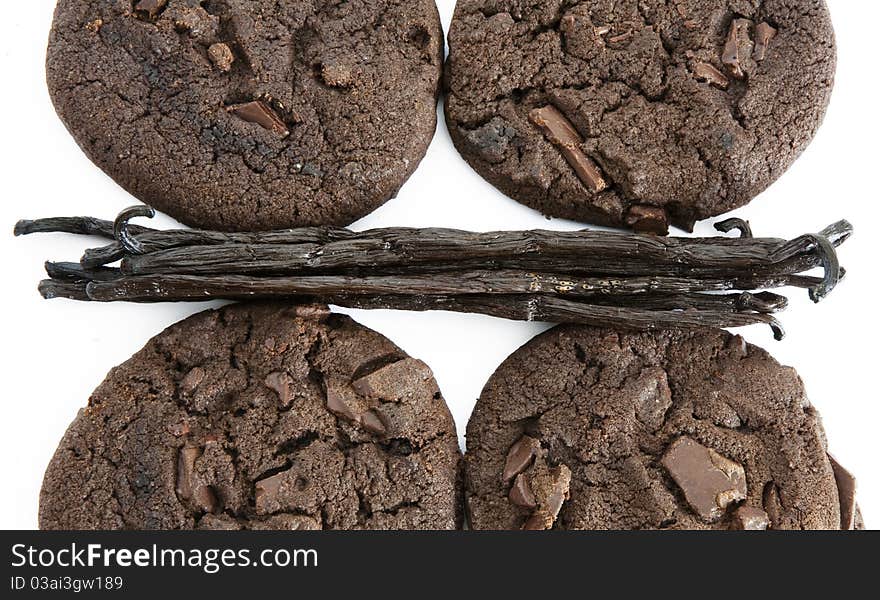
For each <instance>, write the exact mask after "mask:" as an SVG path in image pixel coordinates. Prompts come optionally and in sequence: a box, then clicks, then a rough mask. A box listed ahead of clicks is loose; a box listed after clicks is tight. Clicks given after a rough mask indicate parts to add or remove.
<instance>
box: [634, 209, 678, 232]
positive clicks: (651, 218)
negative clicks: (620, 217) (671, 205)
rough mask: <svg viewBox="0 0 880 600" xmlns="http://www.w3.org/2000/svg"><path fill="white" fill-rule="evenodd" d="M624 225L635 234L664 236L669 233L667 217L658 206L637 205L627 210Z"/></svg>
mask: <svg viewBox="0 0 880 600" xmlns="http://www.w3.org/2000/svg"><path fill="white" fill-rule="evenodd" d="M626 224H627V225H629V226H630V227H632V229H633V231H635V232H636V233H651V234H656V235H666V234H668V233H669V217H668V215H667V214H666V210H665V209H663V208H661V207H659V206H647V205H645V204H637V205H635V206H633V207H632V208H630V209H629V213H628V214H627V217H626Z"/></svg>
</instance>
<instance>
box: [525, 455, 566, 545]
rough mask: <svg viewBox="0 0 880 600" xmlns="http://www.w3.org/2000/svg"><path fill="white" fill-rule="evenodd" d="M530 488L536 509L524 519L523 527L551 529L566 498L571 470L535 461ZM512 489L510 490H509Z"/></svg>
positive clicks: (562, 466) (563, 466)
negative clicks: (550, 466)
mask: <svg viewBox="0 0 880 600" xmlns="http://www.w3.org/2000/svg"><path fill="white" fill-rule="evenodd" d="M535 466H536V470H535V473H534V475H533V478H532V485H531V489H532V492H533V493H534V495H535V501H536V503H537V510H535V512H534V513H533V514H532V516H531V517H529V519H528V520H526V522H525V524H524V525H523V527H522V528H523V529H552V528H553V524H554V523H555V522H556V518H557V517H558V516H559V511H560V510H562V505H563V503H564V502H565V501H566V500H567V499H568V493H569V487H570V486H571V471H570V470H569V469H568V467H566V466H565V465H559V466H557V467H554V468H552V469H549V471H548V470H546V469H547V466H546V464H544V462H543V461H540V464H538V463H536V465H535ZM511 491H512V490H511Z"/></svg>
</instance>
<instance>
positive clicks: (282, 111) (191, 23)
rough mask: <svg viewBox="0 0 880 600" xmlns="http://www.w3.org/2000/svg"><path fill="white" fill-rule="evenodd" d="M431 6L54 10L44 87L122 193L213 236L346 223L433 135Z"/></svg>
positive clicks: (145, 0)
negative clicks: (46, 85)
mask: <svg viewBox="0 0 880 600" xmlns="http://www.w3.org/2000/svg"><path fill="white" fill-rule="evenodd" d="M442 60H443V33H442V29H441V25H440V20H439V16H438V14H437V8H436V5H435V4H434V2H432V1H431V0H410V1H407V2H404V1H402V0H352V1H349V2H330V1H320V2H305V1H302V0H280V1H279V0H110V1H108V0H102V1H98V0H59V2H58V6H57V9H56V11H55V23H54V25H53V28H52V34H51V38H50V40H49V54H48V64H47V70H48V82H49V90H50V92H51V95H52V99H53V101H54V103H55V107H56V109H57V111H58V114H59V115H60V116H61V118H62V120H63V121H64V123H65V124H66V125H67V128H68V129H69V130H70V131H71V133H72V134H73V136H74V137H75V138H76V140H77V142H79V144H80V146H82V148H83V149H84V150H85V152H86V154H88V156H89V157H90V158H91V159H92V160H93V161H94V162H95V163H96V164H97V165H98V166H100V167H101V168H102V169H104V170H105V171H106V172H107V174H108V175H110V176H111V177H112V178H113V179H115V180H116V181H117V182H118V183H119V184H120V185H122V186H123V187H124V188H125V189H127V190H128V191H129V192H131V193H132V194H134V195H135V196H137V197H138V198H140V199H141V200H143V201H144V202H146V203H148V204H151V205H153V206H155V207H156V208H158V209H160V210H162V211H164V212H167V213H168V214H170V215H172V216H173V217H175V218H177V219H179V220H180V221H183V222H184V223H186V224H187V225H191V226H194V227H201V228H207V229H219V230H258V229H259V230H262V229H281V228H288V227H294V226H306V225H348V224H350V223H351V222H353V221H355V220H357V219H358V218H360V217H362V216H364V215H366V214H367V213H369V212H371V211H372V210H374V209H375V208H377V207H378V206H380V205H381V204H383V203H384V202H385V201H387V200H388V199H389V198H391V197H393V196H394V195H395V194H396V193H397V190H398V189H399V188H400V186H401V185H403V183H404V182H405V181H406V180H407V178H408V177H409V176H410V175H411V174H412V173H413V171H414V170H415V168H416V166H417V165H418V164H419V161H421V159H422V157H423V156H424V154H425V151H426V150H427V147H428V144H429V142H430V141H431V138H432V136H433V135H434V130H435V127H436V121H437V116H436V115H437V111H436V102H437V94H438V87H439V79H440V72H441V69H442Z"/></svg>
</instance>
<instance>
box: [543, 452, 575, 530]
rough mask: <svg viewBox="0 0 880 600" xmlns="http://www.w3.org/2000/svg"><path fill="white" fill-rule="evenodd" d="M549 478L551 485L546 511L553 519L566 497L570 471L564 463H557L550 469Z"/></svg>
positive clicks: (557, 514)
mask: <svg viewBox="0 0 880 600" xmlns="http://www.w3.org/2000/svg"><path fill="white" fill-rule="evenodd" d="M550 480H551V481H552V487H551V489H550V495H549V496H548V497H547V512H548V513H549V514H550V516H551V517H552V518H553V521H555V520H556V517H557V516H559V511H560V510H562V504H563V503H564V502H565V501H566V500H567V499H568V490H569V486H570V485H571V471H570V470H569V469H568V467H566V466H565V465H559V466H558V467H556V468H554V469H552V470H551V471H550Z"/></svg>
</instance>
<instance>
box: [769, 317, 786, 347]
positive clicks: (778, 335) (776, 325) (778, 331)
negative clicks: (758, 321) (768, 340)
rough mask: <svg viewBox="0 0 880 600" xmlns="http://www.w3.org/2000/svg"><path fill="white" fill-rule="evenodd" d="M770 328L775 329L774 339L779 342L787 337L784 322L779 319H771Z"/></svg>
mask: <svg viewBox="0 0 880 600" xmlns="http://www.w3.org/2000/svg"><path fill="white" fill-rule="evenodd" d="M768 324H769V325H770V328H771V329H772V330H773V339H774V340H776V341H777V342H781V341H782V340H784V339H785V329H783V327H782V323H780V322H779V321H777V320H776V319H771V320H770V321H769V323H768Z"/></svg>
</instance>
